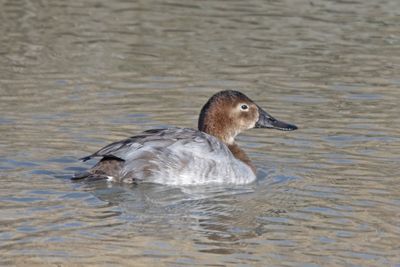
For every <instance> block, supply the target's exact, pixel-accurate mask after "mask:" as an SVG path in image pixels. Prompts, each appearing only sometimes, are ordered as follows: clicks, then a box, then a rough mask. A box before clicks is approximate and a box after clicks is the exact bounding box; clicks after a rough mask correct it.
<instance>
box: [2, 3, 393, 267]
mask: <svg viewBox="0 0 400 267" xmlns="http://www.w3.org/2000/svg"><path fill="white" fill-rule="evenodd" d="M0 43H1V46H0V97H1V101H0V136H1V137H0V175H1V177H0V179H1V180H0V181H1V188H0V254H1V257H0V265H18V266H44V265H56V266H71V265H73V266H75V265H82V266H88V265H96V266H118V265H125V266H128V265H129V266H152V265H154V266H194V265H207V264H208V265H213V266H224V265H226V266H399V265H400V245H399V244H400V216H399V214H400V190H399V178H400V171H399V163H400V127H399V125H400V119H399V114H400V105H399V104H400V91H399V90H400V88H399V87H400V5H399V3H398V1H397V0H387V1H372V0H370V1H339V0H337V1H327V0H326V1H322V0H312V1H309V0H307V1H305V0H298V1H289V0H286V1H259V0H254V1H246V2H244V1H204V2H203V1H176V0H172V1H147V0H146V1H133V2H130V1H123V0H120V1H81V3H78V2H77V1H48V0H41V1H29V0H25V1H22V0H9V1H6V0H3V1H0ZM221 89H239V90H241V91H243V92H245V93H246V94H248V95H249V96H250V97H252V98H253V99H254V100H256V101H257V102H258V103H259V104H260V105H261V106H263V107H265V108H266V110H268V111H269V112H270V113H271V114H273V115H275V116H277V117H279V118H281V119H283V120H286V121H290V122H293V123H295V124H297V125H298V126H299V127H300V130H298V131H295V132H290V133H286V132H279V131H272V130H269V131H268V130H251V131H248V132H247V133H245V134H243V135H241V136H240V138H239V142H240V144H241V145H242V147H243V148H244V149H245V150H246V151H247V152H248V153H249V156H250V157H251V158H252V159H253V160H254V162H255V164H256V165H257V167H258V181H257V182H256V183H254V184H251V185H248V186H243V187H228V186H227V187H223V186H221V187H191V188H174V187H168V186H161V185H145V184H142V185H137V186H121V185H116V184H107V183H102V182H101V183H93V184H87V183H72V182H71V181H70V180H69V179H68V178H69V176H70V175H72V174H73V173H74V172H76V171H80V170H84V169H85V168H87V167H89V166H90V165H91V164H92V163H88V164H86V163H81V162H79V161H78V158H80V157H82V156H85V155H87V154H88V153H91V152H93V151H95V150H96V149H98V148H100V147H102V146H103V145H105V144H108V143H109V142H112V141H116V140H119V139H122V138H125V137H127V136H131V135H133V134H136V133H138V132H140V131H142V130H144V129H149V128H152V127H156V126H166V125H176V126H184V127H195V126H196V124H197V116H198V112H199V110H200V108H201V106H202V105H203V104H204V102H205V101H206V100H207V98H208V97H209V96H210V95H211V94H213V93H214V92H216V91H218V90H221Z"/></svg>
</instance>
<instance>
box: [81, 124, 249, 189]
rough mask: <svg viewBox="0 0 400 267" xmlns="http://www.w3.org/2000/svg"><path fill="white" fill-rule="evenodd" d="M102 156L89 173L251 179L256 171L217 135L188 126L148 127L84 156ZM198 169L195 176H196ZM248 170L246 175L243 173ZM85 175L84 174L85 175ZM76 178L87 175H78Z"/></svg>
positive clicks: (195, 180) (166, 179)
mask: <svg viewBox="0 0 400 267" xmlns="http://www.w3.org/2000/svg"><path fill="white" fill-rule="evenodd" d="M95 157H100V158H102V160H101V161H100V162H99V163H98V164H96V165H95V166H94V167H93V168H92V169H91V170H89V172H88V173H87V176H88V177H89V176H90V177H91V178H92V179H93V178H105V177H109V176H112V177H113V180H116V181H122V182H128V183H131V182H135V181H143V180H146V181H147V182H154V183H163V184H203V183H211V182H213V180H215V182H220V180H221V179H223V180H225V181H224V182H227V183H248V182H249V181H250V180H253V179H254V178H255V177H254V174H253V172H252V171H251V169H250V168H249V166H247V165H246V164H244V163H243V162H241V161H240V160H237V159H236V158H235V157H234V156H233V155H232V153H231V151H230V150H229V148H228V147H227V146H226V145H225V144H224V143H222V142H221V141H220V140H219V139H217V138H216V137H213V136H211V135H208V134H206V133H204V132H200V131H198V130H194V129H189V128H168V129H155V130H149V131H145V132H143V133H142V134H140V135H138V136H133V137H130V138H128V139H125V140H122V141H119V142H115V143H112V144H110V145H107V146H105V147H104V148H102V149H100V150H99V151H97V152H96V153H94V154H92V155H90V156H87V157H85V158H83V159H82V160H84V161H86V160H89V159H92V158H95ZM193 173H196V176H193ZM244 174H247V175H244ZM82 176H83V177H82ZM76 178H85V175H78V176H76Z"/></svg>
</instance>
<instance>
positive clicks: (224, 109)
mask: <svg viewBox="0 0 400 267" xmlns="http://www.w3.org/2000/svg"><path fill="white" fill-rule="evenodd" d="M251 128H273V129H278V130H283V131H292V130H296V129H297V127H296V126H295V125H293V124H289V123H286V122H283V121H279V120H277V119H275V118H273V117H272V116H271V115H269V114H268V113H267V112H265V111H264V110H263V109H262V108H261V107H259V106H258V105H257V104H256V103H254V102H253V101H252V100H251V99H250V98H248V97H247V96H246V95H244V94H243V93H241V92H238V91H233V90H226V91H221V92H219V93H216V94H215V95H213V96H212V97H211V98H210V99H209V100H208V101H207V103H206V104H205V105H204V106H203V108H202V109H201V112H200V116H199V121H198V130H195V129H190V128H167V129H152V130H147V131H144V132H143V133H141V134H140V135H136V136H133V137H130V138H127V139H125V140H122V141H118V142H115V143H112V144H109V145H107V146H105V147H103V148H102V149H100V150H99V151H97V152H96V153H94V154H92V155H89V156H87V157H84V158H82V159H81V160H83V161H87V160H90V159H92V158H100V161H99V162H98V163H97V164H96V165H94V166H93V167H92V168H91V169H89V170H88V171H87V172H84V173H81V174H78V175H75V176H74V177H73V178H72V179H73V180H78V179H108V180H111V181H116V182H125V183H136V182H150V183H159V184H169V185H194V184H211V183H220V184H224V183H226V184H228V183H230V184H246V183H251V182H253V181H254V180H255V179H256V168H255V166H254V165H253V164H252V162H251V161H250V159H249V157H248V156H247V155H246V153H245V152H244V151H243V150H242V149H240V148H239V146H238V145H237V144H236V143H235V137H236V136H237V135H238V134H239V133H240V132H242V131H244V130H247V129H251Z"/></svg>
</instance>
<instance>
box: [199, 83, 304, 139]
mask: <svg viewBox="0 0 400 267" xmlns="http://www.w3.org/2000/svg"><path fill="white" fill-rule="evenodd" d="M198 127H199V130H200V131H202V132H205V133H208V134H210V135H213V136H215V137H217V138H219V139H221V140H222V141H223V142H224V143H226V144H233V143H234V141H235V137H236V135H238V134H239V133H241V132H242V131H244V130H247V129H251V128H273V129H278V130H283V131H293V130H296V129H297V127H296V126H295V125H293V124H288V123H286V122H283V121H279V120H277V119H275V118H273V117H272V116H271V115H269V114H268V113H267V112H266V111H264V110H263V109H262V108H260V107H259V106H258V105H257V104H255V103H254V102H253V101H252V100H251V99H250V98H248V97H247V96H246V95H245V94H243V93H241V92H238V91H233V90H226V91H221V92H219V93H216V94H215V95H213V96H212V97H211V98H210V99H209V100H208V101H207V103H206V104H205V105H204V106H203V108H202V109H201V112H200V117H199V125H198Z"/></svg>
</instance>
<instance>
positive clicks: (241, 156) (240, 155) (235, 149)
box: [227, 143, 256, 174]
mask: <svg viewBox="0 0 400 267" xmlns="http://www.w3.org/2000/svg"><path fill="white" fill-rule="evenodd" d="M227 146H228V148H229V150H230V151H231V152H232V154H233V155H234V156H235V158H237V159H238V160H240V161H242V162H244V163H246V164H247V165H248V166H249V167H250V168H251V170H252V171H253V172H254V174H255V173H256V167H255V166H254V165H253V163H252V162H251V160H250V158H249V157H248V156H247V154H246V153H245V152H244V151H243V150H242V149H240V147H239V146H238V145H237V144H236V143H232V144H227Z"/></svg>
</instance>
